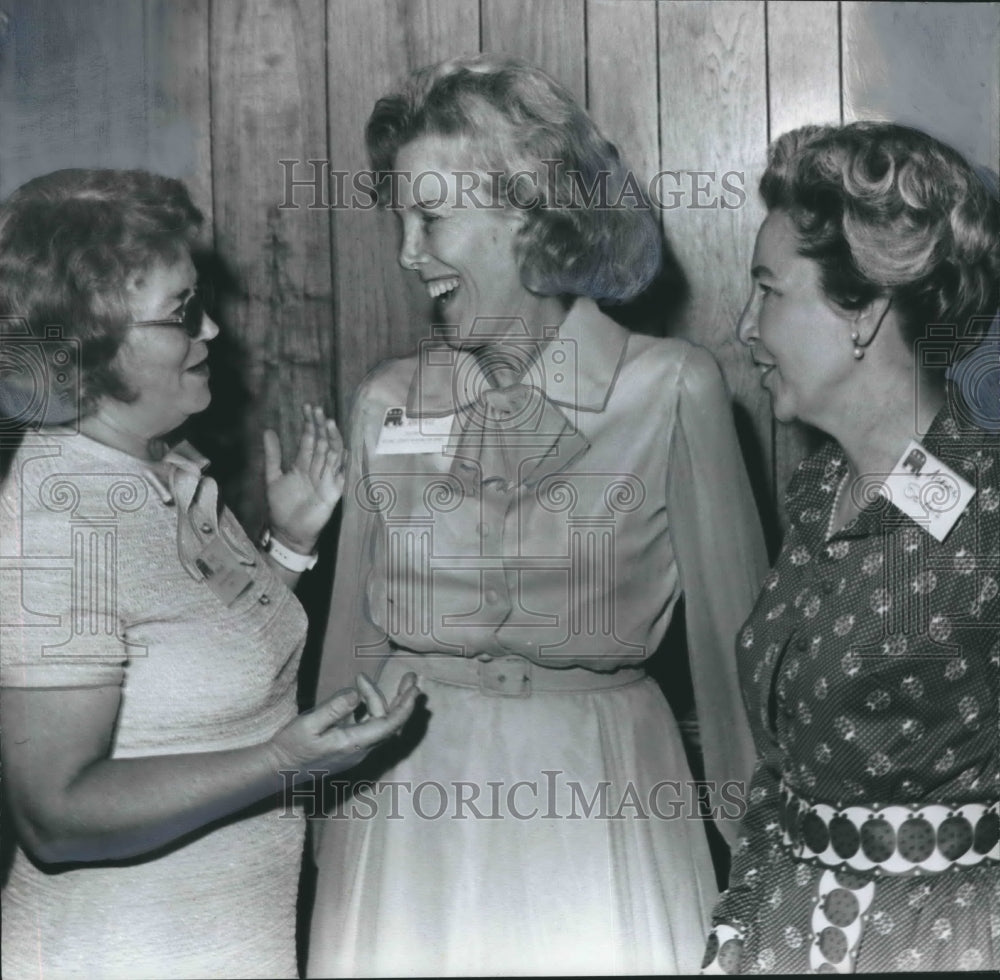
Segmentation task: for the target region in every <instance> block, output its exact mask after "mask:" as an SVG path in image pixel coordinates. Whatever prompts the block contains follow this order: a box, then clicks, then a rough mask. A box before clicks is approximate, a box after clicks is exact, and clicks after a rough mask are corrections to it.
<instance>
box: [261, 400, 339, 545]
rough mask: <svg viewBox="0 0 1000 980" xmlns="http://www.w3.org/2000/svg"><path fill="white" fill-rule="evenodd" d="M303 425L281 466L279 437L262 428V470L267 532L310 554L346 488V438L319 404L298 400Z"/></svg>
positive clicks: (272, 431) (282, 541)
mask: <svg viewBox="0 0 1000 980" xmlns="http://www.w3.org/2000/svg"><path fill="white" fill-rule="evenodd" d="M302 415H303V425H302V435H301V437H300V439H299V449H298V453H297V454H296V456H295V461H294V462H293V463H292V466H291V468H290V469H288V470H287V471H283V470H282V468H281V442H280V440H279V439H278V435H277V433H276V432H274V430H273V429H267V430H266V431H265V432H264V473H265V478H266V481H267V503H268V508H269V511H270V522H271V532H272V533H273V534H274V535H275V536H276V537H277V538H278V540H279V541H281V543H282V544H285V545H286V546H288V547H289V548H292V549H293V550H295V551H299V552H301V553H303V554H308V553H309V552H311V551H312V550H313V548H314V547H315V544H316V539H317V538H318V537H319V533H320V531H322V530H323V528H324V527H325V525H326V522H327V521H328V520H329V519H330V515H331V514H332V513H333V508H334V507H336V506H337V502H338V501H339V500H340V497H341V494H342V493H343V491H344V440H343V439H342V438H341V435H340V432H339V430H338V429H337V423H336V422H334V421H333V419H328V418H327V417H326V415H325V414H324V412H323V409H322V408H320V407H319V406H318V405H317V406H312V405H310V404H308V403H306V404H305V405H303V406H302Z"/></svg>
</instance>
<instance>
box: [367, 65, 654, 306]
mask: <svg viewBox="0 0 1000 980" xmlns="http://www.w3.org/2000/svg"><path fill="white" fill-rule="evenodd" d="M427 135H434V136H443V137H458V138H461V139H463V140H465V141H467V143H468V145H469V151H470V155H471V157H470V163H471V164H472V166H473V167H474V168H476V169H478V170H480V171H481V172H483V173H487V172H491V171H492V172H494V173H495V172H502V173H503V174H504V175H505V176H506V178H507V181H506V184H505V185H504V186H503V187H501V188H500V189H501V192H503V191H506V192H508V194H507V203H509V201H510V195H511V194H513V195H515V196H516V197H517V199H518V200H520V201H522V202H523V201H525V200H526V198H527V197H528V196H529V194H525V193H524V190H525V185H526V183H527V182H528V181H529V179H530V177H534V180H533V181H531V183H532V184H533V187H532V188H531V189H530V192H529V193H530V196H531V197H532V198H533V201H532V202H531V205H530V206H528V207H523V206H521V205H519V206H520V207H521V209H522V210H524V212H525V214H526V217H527V221H526V224H525V227H524V229H523V230H522V232H521V239H520V243H519V251H520V256H519V257H520V266H521V279H522V281H523V282H524V285H525V286H526V287H527V288H529V289H532V290H534V291H535V292H537V293H542V294H544V295H560V294H562V295H572V296H590V297H591V298H593V299H598V300H603V301H606V302H623V301H625V300H628V299H631V298H632V297H634V296H636V295H638V294H639V293H640V292H642V290H643V289H645V288H646V286H648V285H649V284H650V282H652V280H653V278H654V277H655V276H656V273H657V272H658V270H659V267H660V261H661V236H660V231H659V228H658V226H657V224H656V221H655V220H654V218H653V217H652V215H651V213H650V208H649V204H648V201H645V200H644V199H641V200H637V199H636V194H635V193H633V190H638V185H637V184H636V183H635V182H634V177H633V178H632V181H631V182H630V183H629V184H628V185H627V183H626V182H627V178H628V177H629V176H630V175H629V171H628V169H627V167H626V165H625V163H624V161H623V160H622V158H621V155H620V154H619V152H618V149H617V148H616V147H615V145H614V144H613V143H611V142H609V141H608V140H607V139H605V138H604V137H603V136H602V135H601V133H600V132H599V131H598V129H597V127H596V126H595V125H594V123H593V121H592V120H591V119H590V117H589V116H588V115H587V113H586V112H585V111H584V110H583V109H582V108H581V107H580V106H579V105H578V104H577V102H576V101H575V100H574V98H573V96H572V95H570V93H569V92H568V91H567V90H566V89H565V88H563V86H561V85H560V84H559V83H558V82H556V81H555V80H554V79H552V78H551V77H550V76H549V75H547V74H546V73H545V72H543V71H542V70H541V69H539V68H535V67H534V66H533V65H529V64H527V63H525V62H523V61H518V60H515V59H511V58H502V57H499V56H497V55H489V54H482V55H474V56H470V57H464V58H455V59H451V60H449V61H443V62H441V63H440V64H436V65H432V66H430V67H427V68H422V69H419V70H418V71H415V72H414V73H413V74H411V76H410V78H409V80H408V82H407V84H406V85H405V87H404V88H403V89H402V90H400V91H399V92H396V93H393V94H391V95H387V96H385V97H384V98H381V99H379V100H378V102H377V103H376V104H375V108H374V110H373V111H372V114H371V116H370V117H369V119H368V125H367V128H366V133H365V136H366V142H367V145H368V152H369V156H370V157H371V162H372V167H373V168H374V169H375V171H376V172H377V173H382V174H384V173H387V172H391V171H392V170H393V168H394V167H395V161H396V156H397V154H398V153H399V151H400V149H401V148H402V147H404V146H405V145H407V144H408V143H411V142H412V141H413V140H415V139H417V138H418V137H421V136H427ZM545 161H549V164H550V165H549V166H547V165H546V163H545ZM552 163H555V166H552V165H551V164H552ZM553 174H554V175H555V178H554V179H553ZM574 174H575V175H576V176H575V177H574V176H573V175H574ZM517 175H520V177H518V176H517ZM605 175H607V176H606V179H607V193H606V195H605V198H606V201H607V202H611V203H614V204H616V205H617V206H614V207H603V208H600V207H593V206H590V205H589V204H587V205H586V206H581V205H580V203H579V202H580V196H579V189H580V187H581V185H582V186H583V187H584V188H586V189H588V190H589V189H591V188H593V187H594V186H595V182H597V181H598V180H599V179H604V178H605ZM574 181H575V182H576V183H574ZM623 191H624V192H625V193H624V194H623V193H622V192H623ZM574 192H576V193H574ZM640 193H641V192H640ZM620 198H621V199H622V200H621V203H619V199H620ZM626 199H628V200H629V202H630V203H629V204H628V205H626V204H625V203H624V201H625V200H626Z"/></svg>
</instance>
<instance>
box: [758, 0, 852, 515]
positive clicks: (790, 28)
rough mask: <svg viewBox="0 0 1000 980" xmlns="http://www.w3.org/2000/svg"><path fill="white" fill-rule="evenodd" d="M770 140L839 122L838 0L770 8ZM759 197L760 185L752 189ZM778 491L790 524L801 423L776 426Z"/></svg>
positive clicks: (804, 443)
mask: <svg viewBox="0 0 1000 980" xmlns="http://www.w3.org/2000/svg"><path fill="white" fill-rule="evenodd" d="M767 64H768V122H769V133H768V140H769V141H770V140H774V139H776V138H777V137H778V136H780V135H781V134H782V133H787V132H788V131H789V130H791V129H795V128H796V127H798V126H804V125H806V124H808V123H834V124H836V123H839V122H840V38H839V24H838V9H837V3H836V2H835V0H817V2H815V3H809V4H804V3H800V2H797V0H769V2H768V4H767ZM751 192H752V193H754V194H756V187H754V188H751ZM773 441H774V489H775V495H776V498H777V500H776V505H777V509H778V514H779V520H780V521H781V523H782V525H784V523H785V514H784V491H785V487H786V486H787V485H788V481H789V480H790V479H791V476H792V473H793V472H794V470H795V467H796V466H797V465H798V463H799V460H801V459H802V458H803V457H804V456H805V455H806V454H807V453H808V452H809V451H810V449H811V448H812V447H813V445H814V443H815V438H814V436H813V435H811V434H810V433H809V432H808V431H807V430H806V429H805V428H804V427H803V426H801V425H798V424H795V423H793V424H788V425H786V424H784V423H782V422H774V423H773Z"/></svg>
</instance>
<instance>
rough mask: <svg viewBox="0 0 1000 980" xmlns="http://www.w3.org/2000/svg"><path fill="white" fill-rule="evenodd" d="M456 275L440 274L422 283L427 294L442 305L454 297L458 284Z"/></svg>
mask: <svg viewBox="0 0 1000 980" xmlns="http://www.w3.org/2000/svg"><path fill="white" fill-rule="evenodd" d="M460 284H461V283H460V280H459V278H458V276H441V277H440V278H438V279H430V280H428V281H427V282H425V283H424V288H425V289H426V290H427V295H428V296H430V298H431V299H432V300H434V302H435V303H437V304H439V305H441V306H444V305H445V304H447V303H449V302H450V301H451V300H452V299H454V298H455V294H456V293H457V292H458V289H459V286H460Z"/></svg>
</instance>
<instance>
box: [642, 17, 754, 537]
mask: <svg viewBox="0 0 1000 980" xmlns="http://www.w3.org/2000/svg"><path fill="white" fill-rule="evenodd" d="M764 41H765V38H764V6H763V3H758V2H753V3H750V2H715V3H680V4H678V3H668V2H662V0H661V3H660V6H659V53H660V88H659V108H660V141H661V143H660V145H661V150H660V166H661V167H662V168H663V169H664V170H670V171H675V172H677V173H678V175H679V177H678V184H677V189H678V190H679V191H680V192H681V196H680V197H678V198H675V199H674V200H675V201H676V203H677V206H676V207H675V208H674V209H672V210H664V212H663V217H664V229H665V231H666V234H667V237H668V239H669V240H670V242H671V243H672V245H673V247H674V248H675V250H676V252H677V254H678V256H679V258H680V261H681V264H682V266H683V268H684V271H685V273H686V276H687V279H688V284H689V288H690V300H689V302H688V305H687V308H686V310H685V312H684V316H683V319H682V322H681V325H680V330H679V332H680V333H681V334H682V335H683V336H685V337H687V338H688V339H690V340H693V341H695V342H696V343H699V344H701V345H703V346H704V347H707V348H708V349H709V350H710V351H711V352H712V353H713V354H714V355H715V357H716V358H717V359H718V361H719V362H720V364H721V366H722V370H723V373H724V374H725V376H726V379H727V381H728V383H729V387H730V389H731V391H732V393H733V396H734V400H735V403H736V407H737V425H738V427H739V429H740V436H741V441H742V444H743V450H744V455H745V456H746V457H747V461H748V463H749V464H750V471H751V479H752V481H753V483H754V487H755V491H756V492H757V495H758V503H759V504H760V505H761V506H762V509H767V508H770V507H771V500H772V499H773V485H772V476H771V458H772V457H771V451H772V448H771V409H770V403H769V399H768V396H767V394H766V392H764V391H763V390H762V389H761V387H760V385H759V383H758V380H757V376H756V373H755V372H754V371H753V370H752V367H751V365H750V359H749V354H748V353H747V351H746V349H745V348H744V347H743V345H742V344H740V343H739V341H738V339H737V337H736V324H737V321H738V319H739V315H740V313H741V311H742V309H743V306H744V304H745V302H746V299H747V296H748V294H749V286H750V284H749V267H750V257H751V255H752V253H753V243H754V237H755V235H756V233H757V228H758V226H759V224H760V221H761V220H762V218H763V208H762V206H761V204H760V202H759V201H758V199H757V195H756V191H755V188H756V185H757V181H758V180H759V178H760V174H761V172H762V170H763V166H764V161H765V149H766V146H767V101H766V100H767V96H766V67H765V49H764ZM699 174H700V176H699ZM727 174H728V175H729V177H728V184H729V187H730V188H731V189H728V190H727V188H726V186H725V185H724V184H723V180H724V179H725V175H727ZM766 519H767V520H768V523H772V521H771V519H770V517H769V515H767V516H766Z"/></svg>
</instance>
